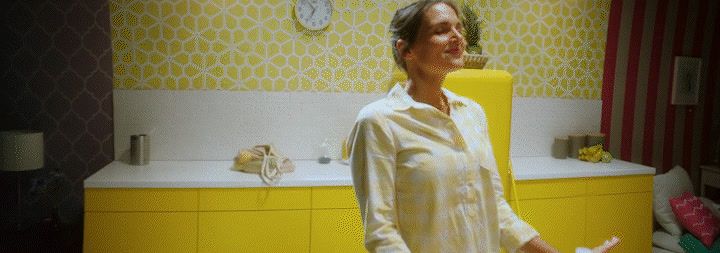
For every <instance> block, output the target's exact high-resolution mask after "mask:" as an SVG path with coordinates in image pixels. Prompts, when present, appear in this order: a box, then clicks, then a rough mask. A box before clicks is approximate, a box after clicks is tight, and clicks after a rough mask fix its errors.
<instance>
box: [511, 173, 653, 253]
mask: <svg viewBox="0 0 720 253" xmlns="http://www.w3.org/2000/svg"><path fill="white" fill-rule="evenodd" d="M517 187H518V188H517V196H511V199H515V198H517V199H519V203H520V207H519V210H520V211H519V212H518V213H519V214H520V216H521V217H522V218H523V219H524V220H526V221H527V222H528V223H530V225H532V226H533V227H534V228H535V229H537V230H538V232H540V236H541V237H542V238H543V239H544V240H546V241H548V242H549V243H550V244H551V245H553V246H555V247H556V248H558V249H559V250H560V252H574V251H575V248H576V247H580V246H585V247H592V246H597V245H600V244H602V243H603V242H604V241H605V240H608V239H610V236H613V235H614V236H617V237H619V238H620V239H621V240H622V242H621V244H620V245H619V246H618V247H617V248H615V249H614V250H613V252H614V253H615V252H617V253H622V252H627V253H637V252H650V251H652V176H651V175H641V176H617V177H591V178H571V179H549V180H526V181H519V182H517ZM511 203H512V204H515V202H514V201H511ZM514 207H515V208H516V210H517V209H518V208H517V206H514Z"/></svg>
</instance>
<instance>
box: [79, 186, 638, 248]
mask: <svg viewBox="0 0 720 253" xmlns="http://www.w3.org/2000/svg"><path fill="white" fill-rule="evenodd" d="M517 187H518V188H517V196H515V195H511V196H510V197H511V200H510V203H511V204H512V205H513V206H514V208H516V210H518V209H517V206H516V203H519V210H520V211H519V212H518V214H519V215H520V217H522V218H523V219H524V220H526V221H528V223H530V224H531V225H533V227H535V228H536V229H537V230H538V231H539V232H540V234H541V236H542V238H543V239H545V240H547V241H548V242H550V243H551V244H552V245H553V246H555V247H557V248H558V249H559V250H560V251H561V252H574V249H575V247H579V246H594V245H599V244H601V243H602V242H603V241H604V240H607V239H609V237H610V236H611V235H617V236H618V237H620V238H621V239H622V240H623V241H622V243H621V244H620V246H619V247H618V248H617V250H614V251H613V252H616V253H622V252H628V253H630V252H632V253H636V252H650V251H651V237H652V176H651V175H643V176H623V177H599V178H595V177H593V178H575V179H551V180H526V181H519V182H517ZM515 199H517V201H516V200H515ZM84 235H85V237H84V242H83V249H84V252H203V253H204V252H313V253H333V252H343V253H344V252H358V253H364V252H366V251H365V249H364V238H363V227H362V220H361V218H360V212H359V210H358V205H357V201H356V199H355V192H354V190H353V188H352V186H333V187H288V188H283V187H280V188H221V189H95V188H93V189H86V190H85V229H84Z"/></svg>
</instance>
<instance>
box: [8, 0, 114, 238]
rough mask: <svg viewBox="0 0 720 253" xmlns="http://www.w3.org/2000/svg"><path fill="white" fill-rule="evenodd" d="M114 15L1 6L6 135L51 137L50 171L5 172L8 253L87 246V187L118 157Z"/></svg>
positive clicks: (92, 9)
mask: <svg viewBox="0 0 720 253" xmlns="http://www.w3.org/2000/svg"><path fill="white" fill-rule="evenodd" d="M108 11H109V10H108V2H107V1H97V0H75V1H50V0H44V1H35V0H31V1H16V0H13V1H3V3H0V12H1V13H2V14H1V17H0V18H2V27H0V29H1V34H2V35H1V36H2V37H1V38H2V39H0V57H2V58H1V59H2V60H1V61H0V64H1V65H0V67H1V68H0V70H1V71H2V72H0V78H1V80H0V82H1V83H2V84H1V86H0V130H9V129H34V130H41V131H43V132H44V134H45V168H43V169H41V170H36V171H28V172H20V173H18V172H0V194H1V195H2V196H3V197H2V200H0V210H2V211H0V212H2V213H0V221H2V229H3V230H4V231H2V232H3V237H4V238H3V239H2V240H0V241H2V242H0V251H1V252H12V251H30V252H42V251H46V252H47V250H48V249H51V251H52V252H57V251H66V252H75V251H77V252H79V251H80V250H81V245H82V200H83V195H82V189H83V185H82V181H83V180H84V179H85V178H86V177H88V176H89V175H91V174H92V173H94V172H96V171H97V170H99V169H100V168H102V167H103V166H105V165H106V164H108V163H110V162H111V161H112V160H113V122H112V117H113V115H112V106H113V105H112V49H111V42H110V23H109V12H108ZM18 183H19V185H18ZM18 186H19V188H20V193H21V197H20V201H19V203H18V200H17V197H16V196H17V193H18V191H17V190H16V189H17V188H18ZM6 196H11V197H6ZM18 204H20V206H18ZM53 209H57V211H56V212H53ZM17 210H20V212H22V214H18V211H17ZM53 213H55V214H57V215H55V218H54V219H50V220H51V221H52V220H54V221H56V223H53V224H54V225H48V224H44V223H43V222H45V223H48V219H47V218H48V217H53V215H52V214H53ZM43 220H44V221H43ZM18 224H20V225H21V226H20V227H18ZM38 224H40V225H38ZM8 232H10V233H8ZM6 235H11V236H10V238H8V237H5V236H6ZM28 238H33V239H28Z"/></svg>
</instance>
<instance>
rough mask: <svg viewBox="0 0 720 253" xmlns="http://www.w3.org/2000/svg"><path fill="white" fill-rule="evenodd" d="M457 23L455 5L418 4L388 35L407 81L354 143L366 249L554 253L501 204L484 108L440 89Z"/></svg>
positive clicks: (378, 107)
mask: <svg viewBox="0 0 720 253" xmlns="http://www.w3.org/2000/svg"><path fill="white" fill-rule="evenodd" d="M458 13H459V12H458V9H457V7H456V5H455V4H454V3H453V2H452V1H419V2H416V3H413V4H411V5H409V6H407V7H405V8H402V9H400V10H398V11H397V12H396V13H395V16H394V18H393V20H392V23H391V25H390V31H391V33H392V38H391V43H392V45H393V56H394V58H395V62H396V63H397V65H398V66H399V67H400V68H402V69H403V70H404V71H405V72H406V73H407V75H408V79H409V80H408V81H407V82H406V83H405V85H404V86H403V85H400V84H396V85H395V86H394V87H393V88H392V89H391V90H390V91H389V92H388V95H387V97H386V98H384V99H381V100H379V101H376V102H373V103H371V104H369V105H367V106H366V107H364V108H363V109H362V110H361V111H360V113H359V115H358V118H357V121H356V124H355V126H354V128H353V130H352V133H351V135H350V138H349V141H350V154H351V167H352V174H353V183H354V186H355V193H356V195H357V198H358V204H359V206H360V211H361V215H362V219H363V223H364V227H365V246H366V248H367V249H368V250H369V251H370V252H499V250H500V247H501V245H502V246H503V247H505V248H506V249H508V251H510V252H515V251H517V250H522V251H524V252H557V250H555V249H553V248H552V247H550V246H549V245H548V244H547V243H545V242H544V241H543V240H542V239H540V237H539V236H538V233H537V232H536V231H535V230H534V229H533V228H532V227H531V226H529V225H528V224H527V223H525V222H523V221H522V220H520V219H519V218H518V217H517V216H516V215H515V214H514V213H513V211H512V209H510V206H509V205H508V203H507V202H506V201H505V199H504V198H503V193H502V185H501V183H500V179H499V175H498V172H497V167H496V163H495V158H494V155H493V153H492V147H491V144H490V139H489V136H488V132H487V120H486V118H485V113H484V111H483V109H482V107H480V105H478V104H477V103H475V102H473V101H472V100H469V99H467V98H464V97H460V96H458V95H455V94H453V93H452V92H450V91H448V90H446V89H444V88H442V87H441V85H442V82H443V79H444V78H445V76H446V75H447V74H448V73H449V72H452V71H454V70H457V69H459V68H462V66H463V52H464V51H465V46H466V42H465V39H464V37H463V35H462V29H463V26H462V23H461V21H460V19H459V18H458ZM616 244H617V240H613V241H612V242H608V243H606V245H603V246H601V247H598V248H596V249H594V250H593V251H594V252H605V251H607V250H608V249H610V248H612V247H613V246H614V245H616Z"/></svg>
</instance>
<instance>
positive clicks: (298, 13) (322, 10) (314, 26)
mask: <svg viewBox="0 0 720 253" xmlns="http://www.w3.org/2000/svg"><path fill="white" fill-rule="evenodd" d="M332 12H333V6H332V3H331V2H330V0H297V3H295V18H297V20H298V22H300V24H301V25H302V26H303V27H305V28H307V29H309V30H321V29H323V28H325V27H327V26H328V25H329V24H330V18H331V17H332Z"/></svg>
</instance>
